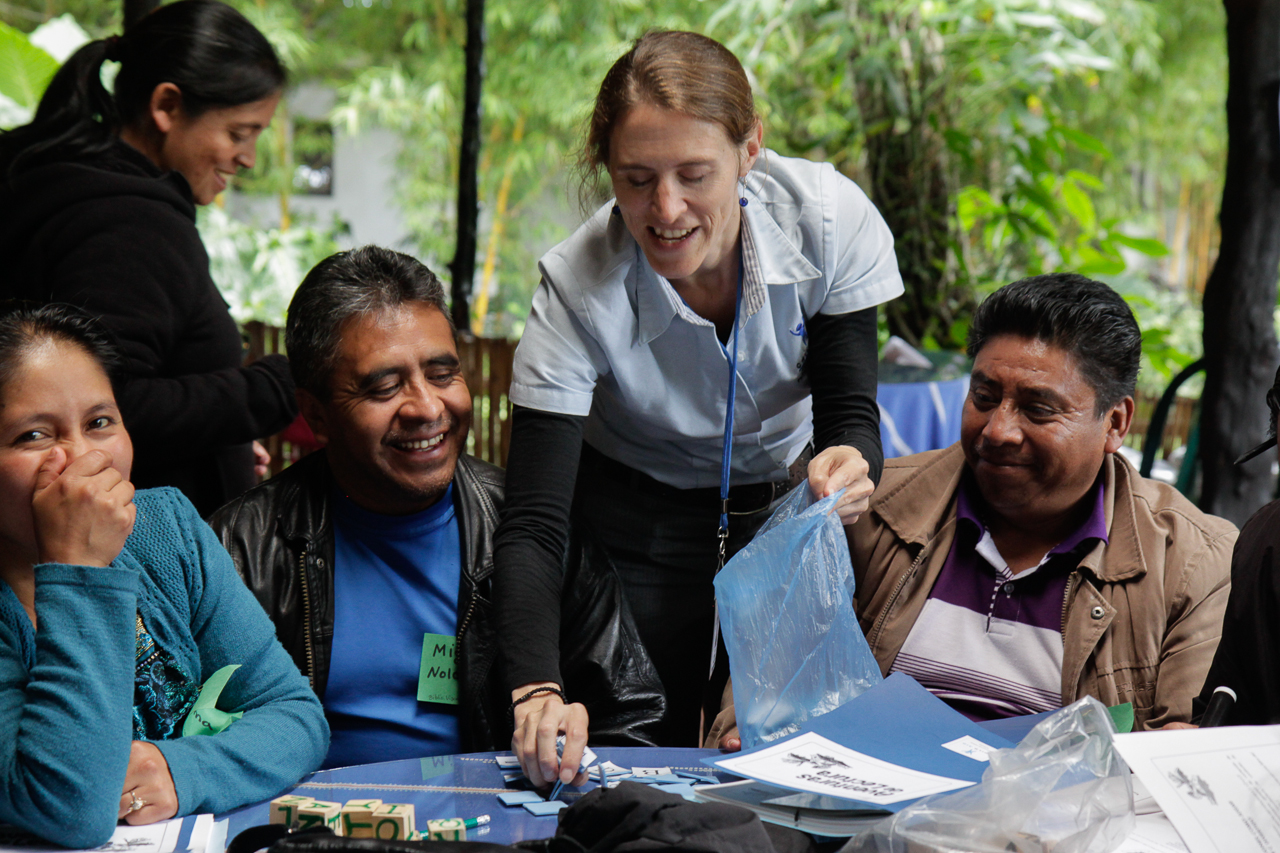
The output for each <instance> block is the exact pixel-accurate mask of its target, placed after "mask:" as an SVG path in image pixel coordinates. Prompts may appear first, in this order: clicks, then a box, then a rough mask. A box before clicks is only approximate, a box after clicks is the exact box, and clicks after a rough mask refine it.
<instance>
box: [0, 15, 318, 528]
mask: <svg viewBox="0 0 1280 853" xmlns="http://www.w3.org/2000/svg"><path fill="white" fill-rule="evenodd" d="M108 60H113V61H116V62H118V63H119V73H118V74H117V75H116V77H115V83H114V86H113V91H112V92H110V93H109V92H107V91H106V89H104V88H103V85H102V81H101V75H102V70H103V63H104V62H105V61H108ZM285 82H286V74H285V69H284V66H283V65H281V63H280V60H279V59H278V58H277V57H276V54H275V52H274V51H273V50H272V48H271V45H270V44H269V43H268V42H267V40H266V38H265V37H264V36H263V35H262V33H260V32H259V31H258V30H257V29H256V28H254V26H253V25H252V24H251V23H249V21H247V20H246V19H245V18H244V16H243V15H241V14H240V13H239V12H237V11H236V10H234V9H232V8H231V7H230V6H227V5H226V4H224V3H218V2H215V0H179V2H176V3H170V4H168V5H164V6H161V7H160V8H158V9H156V10H155V11H154V12H151V13H150V14H148V15H147V16H145V17H144V18H142V20H140V21H139V22H138V23H137V24H135V25H134V26H133V27H132V28H130V30H129V31H128V32H127V33H125V34H124V35H121V36H112V37H111V38H106V39H99V40H96V41H91V42H89V43H88V44H86V45H85V46H84V47H82V48H80V49H79V50H78V51H76V53H75V54H73V55H72V56H71V58H70V59H68V60H67V62H66V64H64V65H63V66H62V68H61V69H59V70H58V73H57V74H56V75H55V76H54V78H53V80H52V82H51V83H50V84H49V88H48V89H47V90H46V92H45V94H44V97H43V98H42V99H41V101H40V106H39V108H38V109H37V110H36V114H35V118H34V119H33V120H32V121H31V123H30V124H26V125H23V126H22V127H19V128H15V129H14V130H12V131H9V132H8V133H4V134H0V257H3V258H4V259H5V264H6V271H5V276H4V279H3V283H2V284H0V297H5V298H19V299H31V300H34V301H37V302H68V303H71V304H74V305H79V306H80V307H82V308H84V309H85V310H87V311H89V312H90V313H91V314H93V315H94V316H96V317H100V318H101V319H102V322H103V324H104V325H106V327H107V329H108V330H109V331H110V332H111V333H112V334H113V335H115V337H116V339H117V340H118V341H119V342H120V346H121V349H122V352H123V355H124V365H123V376H122V379H123V382H122V384H121V386H120V388H119V397H120V408H121V410H122V412H123V413H124V418H125V423H126V424H127V425H128V427H129V430H130V431H131V432H132V434H133V437H134V439H135V440H136V441H137V442H138V458H137V464H136V465H135V466H134V468H135V471H134V476H135V477H136V479H137V482H138V485H139V486H143V487H147V486H176V487H178V488H179V489H181V490H182V491H183V493H184V494H186V495H187V497H189V498H190V499H191V501H192V503H194V504H195V505H196V508H197V509H199V510H200V512H201V514H202V515H208V514H209V513H211V512H213V511H214V510H215V509H217V508H218V507H220V506H221V505H222V504H223V503H225V502H226V501H228V500H230V499H231V498H233V497H235V496H236V495H238V494H240V493H241V492H243V491H244V490H245V489H248V488H249V487H250V486H252V485H253V484H254V482H255V479H254V467H255V463H256V464H258V465H259V467H260V469H261V470H265V466H264V465H263V463H264V461H265V460H264V457H265V455H266V452H265V451H264V450H262V448H261V446H260V445H256V446H255V445H254V444H253V442H254V439H256V438H260V437H262V436H266V435H271V434H272V433H275V432H277V431H279V430H280V429H282V428H284V427H285V426H287V425H288V423H289V421H290V420H291V419H292V418H293V416H294V415H295V414H296V412H297V406H296V403H295V402H294V399H293V380H292V378H291V377H290V375H289V368H288V363H287V362H286V361H285V359H284V357H283V356H280V355H270V356H267V357H265V358H261V359H259V360H257V361H255V362H254V363H253V364H251V365H248V366H242V361H243V352H242V350H243V346H242V343H241V340H240V332H239V330H238V329H237V328H236V324H235V321H234V320H232V318H231V314H230V313H229V312H228V310H227V305H226V302H225V301H224V300H223V298H222V296H221V295H220V294H219V292H218V289H217V288H216V287H215V286H214V283H213V279H212V278H210V276H209V258H208V256H207V255H206V254H205V249H204V245H203V244H202V243H201V241H200V235H199V233H198V232H197V231H196V222H195V219H196V205H205V204H209V203H210V202H212V201H213V200H214V199H215V198H216V197H217V196H218V194H219V193H220V192H222V191H223V190H224V189H226V186H227V182H228V180H229V179H230V178H231V176H232V175H234V174H235V173H236V172H237V171H238V170H240V169H241V168H249V167H251V166H253V163H254V157H255V145H256V144H257V139H258V135H259V134H260V133H261V132H262V130H263V128H265V127H266V126H267V124H268V123H269V122H270V121H271V117H272V115H273V114H274V112H275V109H276V104H277V102H278V101H279V100H280V94H281V92H282V91H283V89H284V85H285ZM259 473H261V471H260V472H259Z"/></svg>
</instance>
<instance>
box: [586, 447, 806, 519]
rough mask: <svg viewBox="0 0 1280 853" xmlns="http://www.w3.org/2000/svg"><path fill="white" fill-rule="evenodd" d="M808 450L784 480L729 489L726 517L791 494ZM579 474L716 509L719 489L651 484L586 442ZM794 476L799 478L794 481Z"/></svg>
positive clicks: (803, 469)
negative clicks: (682, 487) (585, 473)
mask: <svg viewBox="0 0 1280 853" xmlns="http://www.w3.org/2000/svg"><path fill="white" fill-rule="evenodd" d="M810 458H812V451H811V448H805V450H804V452H802V453H801V454H800V458H799V459H797V460H796V461H795V463H794V464H792V466H791V468H790V471H789V474H790V476H789V477H788V478H787V479H786V480H773V481H770V482H767V483H744V484H742V485H740V486H730V487H729V514H730V515H751V514H753V513H757V512H762V511H763V510H766V509H768V508H769V506H770V505H771V504H772V503H773V502H774V501H775V500H777V499H778V498H780V497H782V496H783V495H785V494H786V493H787V492H789V491H791V489H792V488H794V487H795V486H796V484H798V483H799V482H800V481H801V480H803V479H804V478H805V476H807V471H808V467H809V459H810ZM579 464H580V465H581V471H583V472H589V473H590V474H591V475H592V476H597V477H601V478H604V479H607V480H608V481H609V482H610V484H611V485H613V486H614V487H621V488H626V489H630V490H632V491H634V492H638V493H639V494H642V495H646V496H648V497H653V498H658V499H661V500H665V501H669V502H671V503H677V504H680V505H681V506H687V507H690V508H699V507H706V508H709V509H711V510H713V511H716V512H718V511H719V509H720V487H719V486H708V487H706V488H700V489H680V488H676V487H675V486H672V485H668V484H667V483H663V482H661V481H659V480H655V479H654V478H653V477H650V476H649V475H648V474H646V473H644V472H643V471H637V470H636V469H635V468H632V467H631V466H630V465H624V464H623V463H621V462H619V461H618V460H616V459H612V458H610V457H608V456H605V455H604V454H603V453H601V452H600V451H599V450H596V449H595V448H594V447H592V446H591V445H589V444H587V443H586V442H583V443H582V459H581V462H580V463H579ZM797 474H798V475H799V476H798V478H797Z"/></svg>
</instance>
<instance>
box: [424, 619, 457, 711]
mask: <svg viewBox="0 0 1280 853" xmlns="http://www.w3.org/2000/svg"><path fill="white" fill-rule="evenodd" d="M457 643H458V641H457V638H455V637H450V636H448V635H446V634H423V635H422V667H421V669H420V670H419V671H418V701H419V702H439V703H441V704H443V705H457V704H458V670H457V661H456V659H455V656H454V650H455V647H456V646H457Z"/></svg>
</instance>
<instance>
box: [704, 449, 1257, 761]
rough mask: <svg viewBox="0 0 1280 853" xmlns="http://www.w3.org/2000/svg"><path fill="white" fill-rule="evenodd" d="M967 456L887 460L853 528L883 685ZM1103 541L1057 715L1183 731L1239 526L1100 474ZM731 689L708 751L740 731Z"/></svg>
mask: <svg viewBox="0 0 1280 853" xmlns="http://www.w3.org/2000/svg"><path fill="white" fill-rule="evenodd" d="M963 470H964V454H963V452H962V451H961V450H960V446H959V445H958V444H955V445H952V446H951V447H948V448H946V449H945V450H934V451H930V452H927V453H918V454H915V455H913V456H906V457H902V458H900V459H890V460H887V461H886V462H885V470H884V476H883V477H882V478H881V481H880V485H879V487H878V488H877V489H876V492H875V494H874V495H873V496H872V498H871V507H870V509H869V511H868V512H867V513H866V514H865V515H864V516H863V517H862V518H860V519H859V520H858V522H857V523H856V524H854V525H853V526H852V527H851V528H848V531H847V532H848V534H849V550H850V552H851V555H852V557H853V568H854V577H855V578H856V581H857V592H856V594H855V595H856V601H855V605H856V609H857V611H858V615H859V621H860V623H861V625H862V630H863V632H864V633H865V634H866V635H867V641H868V642H869V643H870V645H871V651H872V653H873V654H874V655H875V657H876V661H877V662H878V663H879V664H880V669H881V671H882V672H883V673H885V674H888V672H889V669H890V668H891V667H892V666H893V661H894V659H895V658H896V657H897V656H898V651H899V650H900V649H901V648H902V644H903V643H904V642H905V641H906V639H907V634H908V633H910V631H911V627H912V626H913V625H914V624H915V621H916V618H917V617H918V616H919V615H920V611H921V610H922V609H923V608H924V604H925V601H926V600H927V599H928V597H929V592H930V591H931V590H932V589H933V585H934V582H935V581H936V580H937V579H938V575H939V574H940V573H941V571H942V565H943V563H944V562H945V561H946V559H947V554H948V552H949V551H950V550H951V542H952V540H953V539H954V537H955V525H956V492H957V490H958V488H959V484H960V475H961V473H962V471H963ZM1103 478H1104V480H1103V489H1104V503H1105V506H1106V518H1107V531H1108V538H1109V540H1110V541H1109V542H1108V543H1101V542H1100V543H1098V544H1097V545H1096V546H1095V547H1094V549H1093V550H1092V551H1090V552H1089V553H1088V554H1087V555H1086V556H1085V557H1084V559H1083V560H1081V562H1080V566H1079V568H1078V569H1077V570H1076V571H1074V572H1072V573H1071V576H1070V579H1069V580H1068V582H1067V593H1066V597H1065V600H1064V601H1063V605H1062V642H1063V660H1062V703H1063V704H1064V705H1067V704H1070V703H1071V702H1074V701H1075V700H1076V699H1079V698H1080V697H1081V696H1085V695H1091V696H1094V697H1097V698H1098V699H1099V700H1101V701H1102V702H1103V704H1106V705H1116V704H1120V703H1124V702H1132V703H1133V707H1134V714H1135V723H1134V726H1135V729H1137V728H1148V729H1152V728H1159V727H1160V726H1162V725H1164V724H1165V723H1169V722H1174V721H1184V722H1185V721H1188V720H1190V718H1191V700H1192V698H1193V697H1195V696H1196V695H1197V694H1198V693H1199V692H1200V688H1201V686H1202V685H1203V683H1204V678H1205V675H1206V674H1207V673H1208V671H1209V664H1210V663H1211V662H1212V661H1213V654H1214V651H1215V650H1216V649H1217V647H1218V637H1219V635H1220V634H1221V632H1222V617H1223V613H1224V611H1225V608H1226V603H1227V595H1228V593H1229V591H1230V584H1231V549H1232V547H1233V545H1234V544H1235V540H1236V528H1235V526H1234V525H1233V524H1231V523H1230V522H1229V521H1226V520H1224V519H1221V518H1217V517H1216V516H1212V515H1206V514H1205V513H1203V512H1201V511H1200V510H1198V509H1196V507H1195V506H1194V505H1192V504H1191V502H1190V501H1188V500H1187V499H1186V498H1184V497H1183V496H1182V495H1181V494H1180V493H1179V492H1178V491H1177V490H1176V489H1174V488H1172V487H1170V486H1166V485H1164V484H1162V483H1158V482H1156V481H1154V480H1148V479H1145V478H1143V477H1141V476H1139V475H1138V472H1137V471H1136V470H1134V468H1133V466H1131V465H1130V464H1129V463H1128V462H1127V461H1125V460H1124V458H1123V457H1121V456H1119V455H1118V454H1109V455H1108V456H1107V458H1106V461H1105V462H1104V463H1103ZM731 690H732V684H731V685H730V687H729V688H727V689H726V690H725V693H724V704H723V710H722V711H721V713H720V715H719V716H718V717H717V718H716V720H715V722H714V723H713V725H712V730H711V732H710V734H709V735H708V737H707V740H706V744H705V745H707V746H716V745H717V742H718V740H719V737H720V735H722V734H723V733H724V732H726V731H728V730H729V729H731V728H732V727H733V725H734V722H735V720H734V713H733V707H732V701H733V694H732V692H731Z"/></svg>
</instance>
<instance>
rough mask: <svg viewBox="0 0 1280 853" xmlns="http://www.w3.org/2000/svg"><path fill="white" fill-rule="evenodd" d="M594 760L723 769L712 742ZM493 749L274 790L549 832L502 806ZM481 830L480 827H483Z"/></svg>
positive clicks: (244, 824)
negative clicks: (711, 760)
mask: <svg viewBox="0 0 1280 853" xmlns="http://www.w3.org/2000/svg"><path fill="white" fill-rule="evenodd" d="M595 752H596V754H597V755H598V756H599V757H600V761H602V762H603V761H612V762H613V763H614V764H617V765H619V766H621V767H627V768H630V767H670V768H671V769H672V770H673V771H674V770H688V771H692V772H695V773H702V774H705V775H708V776H718V778H720V779H721V780H728V779H732V778H735V777H731V776H728V775H723V774H716V773H714V772H713V770H712V768H710V767H708V766H707V765H705V764H703V763H702V759H703V758H706V757H707V756H714V755H720V754H721V753H720V751H719V750H715V749H642V748H625V747H599V748H596V750H595ZM498 754H499V753H496V752H478V753H473V754H471V755H442V756H437V757H435V758H411V759H406V760H403V761H388V762H385V763H383V764H365V765H362V766H360V767H341V768H338V769H336V770H321V771H319V772H317V773H313V774H312V775H311V776H309V777H307V778H306V779H305V780H303V781H302V782H301V783H299V784H298V785H297V786H295V787H294V788H292V789H290V790H288V791H282V792H281V794H292V793H297V794H301V795H302V796H305V797H314V798H315V799H317V800H328V801H330V802H338V803H344V802H346V801H347V800H352V799H357V798H377V799H380V800H382V801H383V802H387V803H412V804H413V807H414V820H415V822H416V823H417V825H418V827H419V828H420V829H421V828H422V827H424V826H425V825H426V822H427V821H428V820H436V819H437V818H450V817H464V818H466V817H477V816H478V815H482V814H487V815H489V816H490V817H492V819H493V822H492V823H490V824H489V825H488V827H481V828H479V829H475V830H469V831H468V832H467V840H468V841H489V842H492V843H494V844H511V843H513V842H516V841H523V840H525V839H529V838H548V837H550V836H552V835H555V834H556V825H557V819H556V817H555V816H554V815H552V816H550V817H534V816H533V815H531V814H529V813H528V812H527V811H525V810H524V809H523V808H521V807H520V806H512V807H507V806H504V805H502V803H500V802H499V801H498V794H501V793H503V792H504V791H515V790H519V788H518V787H517V786H515V785H511V786H507V785H504V784H503V782H502V772H501V771H500V770H499V769H498V765H497V764H496V763H495V762H494V760H493V757H494V756H495V755H498ZM598 787H599V785H597V784H596V783H595V782H588V783H587V784H585V785H583V786H582V787H581V788H569V787H566V788H565V789H564V790H563V792H562V793H561V795H560V799H562V800H564V801H565V802H567V803H573V802H574V801H575V800H576V799H577V798H579V797H581V796H582V795H584V794H586V793H587V792H589V791H593V790H595V789H596V788H598ZM219 817H229V818H230V824H229V826H228V831H227V841H228V843H229V842H230V841H231V839H233V838H235V837H236V835H237V834H239V833H240V832H241V831H242V830H245V829H248V828H249V827H251V826H258V825H259V824H264V823H267V821H268V804H267V803H255V804H254V805H251V806H245V807H244V808H241V809H237V810H236V811H233V812H230V813H228V814H226V815H219ZM486 830H487V831H486Z"/></svg>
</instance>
